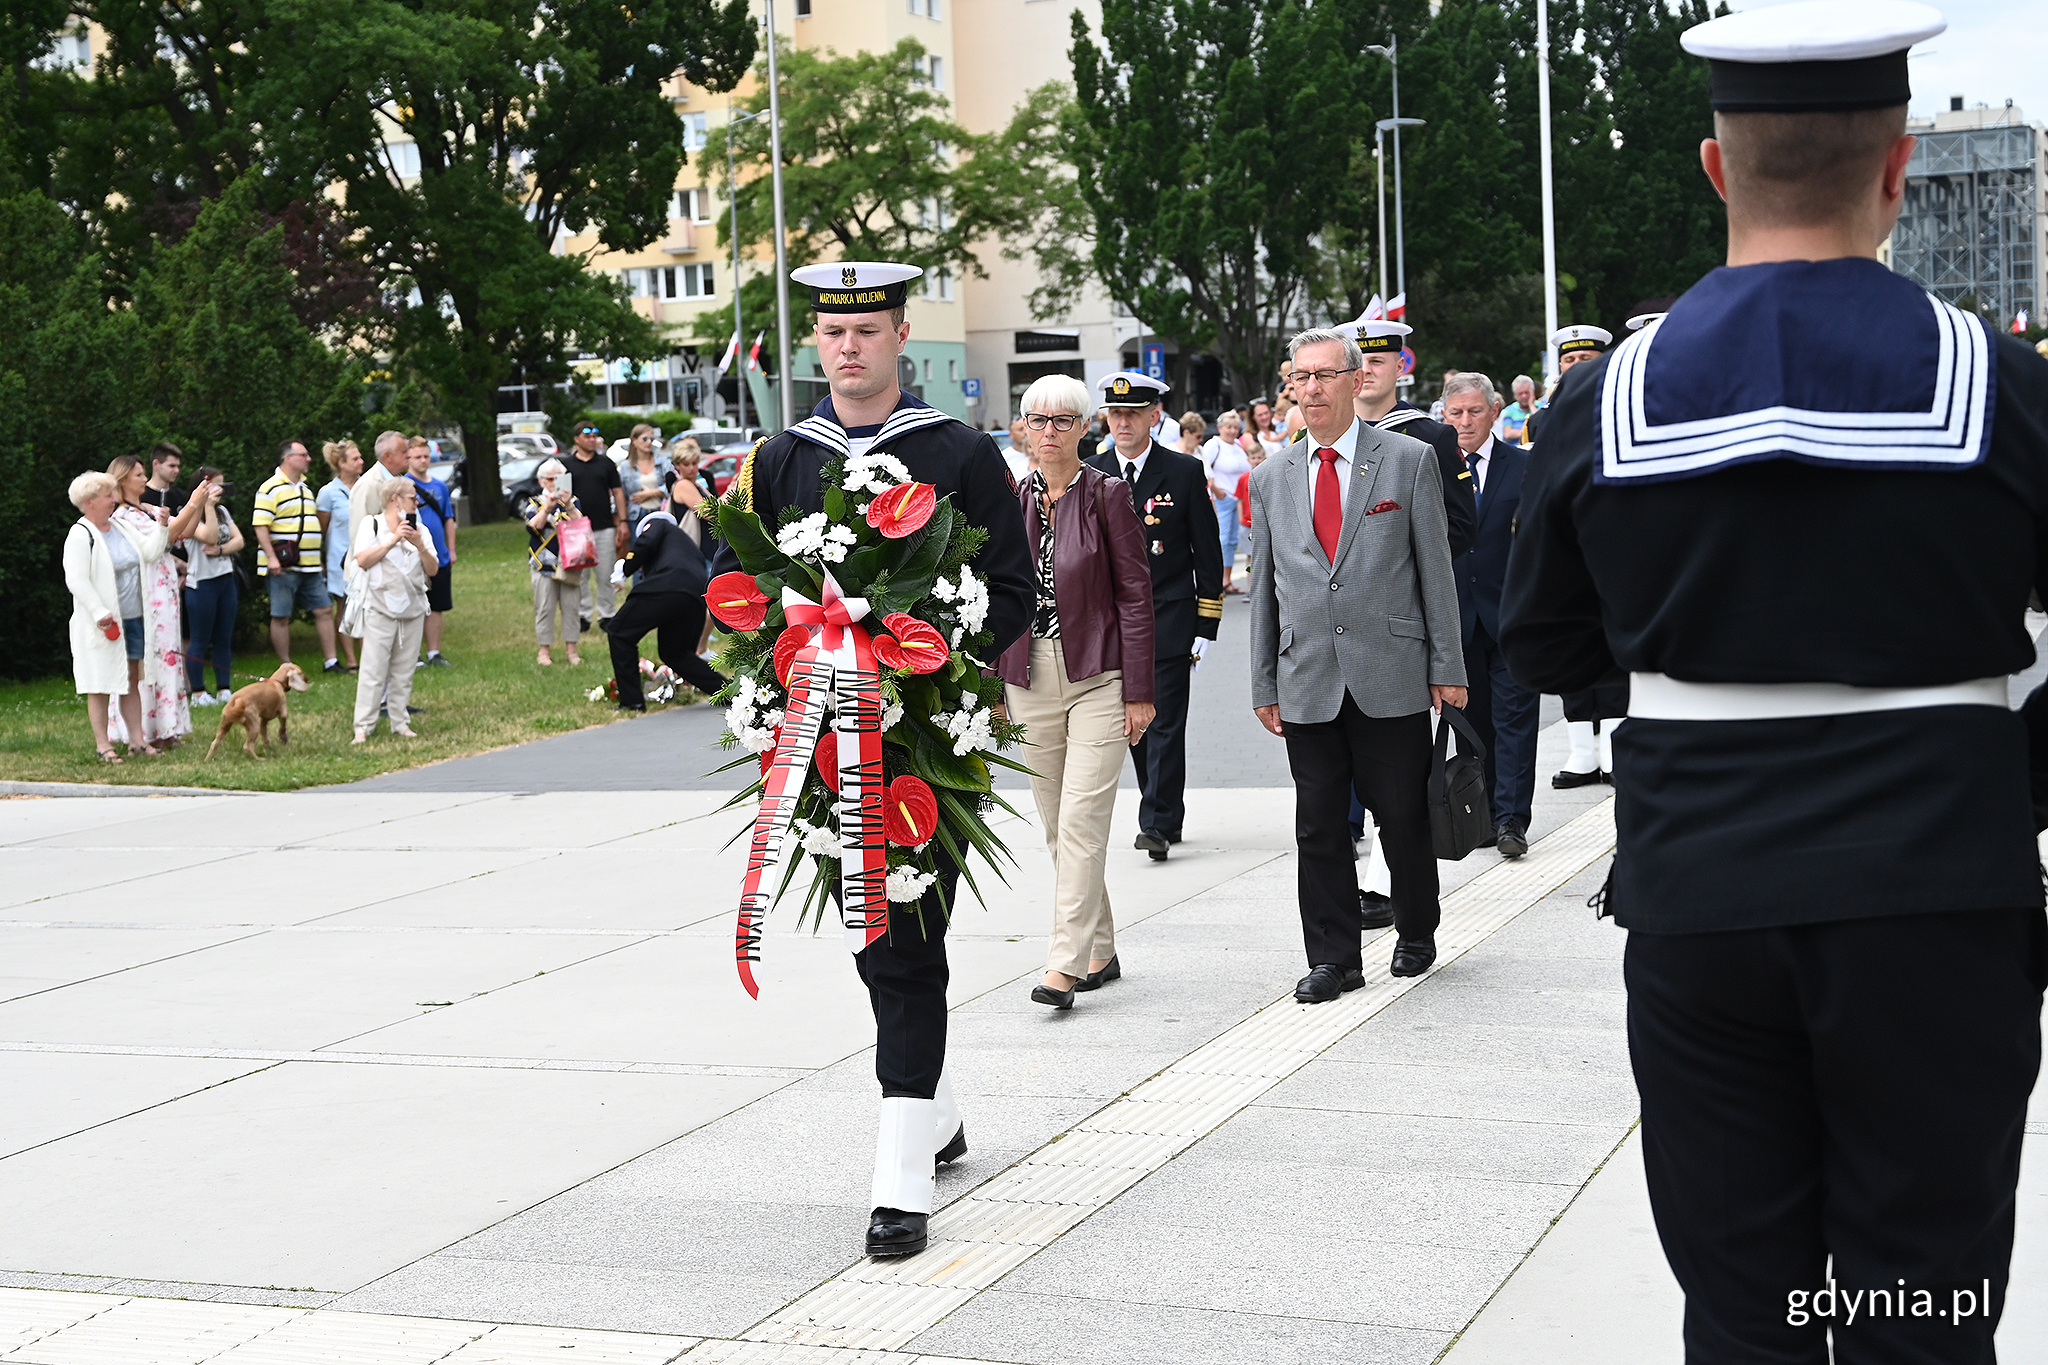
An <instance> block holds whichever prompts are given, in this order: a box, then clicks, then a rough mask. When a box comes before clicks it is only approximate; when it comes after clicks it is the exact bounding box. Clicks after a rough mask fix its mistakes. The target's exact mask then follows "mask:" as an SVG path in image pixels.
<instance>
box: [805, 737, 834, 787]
mask: <svg viewBox="0 0 2048 1365" xmlns="http://www.w3.org/2000/svg"><path fill="white" fill-rule="evenodd" d="M811 761H812V762H814V763H816V764H817V765H818V776H819V777H822V778H824V779H825V785H826V786H827V787H829V788H831V789H832V794H833V795H834V796H837V795H839V736H838V735H836V734H834V733H833V732H832V731H830V730H827V731H826V732H825V733H824V734H822V735H819V736H818V747H817V748H816V749H813V750H812V751H811Z"/></svg>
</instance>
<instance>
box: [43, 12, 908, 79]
mask: <svg viewBox="0 0 2048 1365" xmlns="http://www.w3.org/2000/svg"><path fill="white" fill-rule="evenodd" d="M912 8H913V9H914V8H916V7H915V6H914V5H913V6H912ZM31 65H34V66H37V67H40V68H41V69H42V70H44V71H82V72H88V73H89V72H91V70H92V37H91V35H90V34H89V33H88V32H87V31H86V30H84V29H80V30H79V31H77V32H75V33H60V34H58V35H57V41H56V42H55V43H54V44H52V46H51V48H50V50H49V51H48V52H46V53H44V54H43V55H42V56H40V57H38V58H36V60H35V61H34V62H33V63H31Z"/></svg>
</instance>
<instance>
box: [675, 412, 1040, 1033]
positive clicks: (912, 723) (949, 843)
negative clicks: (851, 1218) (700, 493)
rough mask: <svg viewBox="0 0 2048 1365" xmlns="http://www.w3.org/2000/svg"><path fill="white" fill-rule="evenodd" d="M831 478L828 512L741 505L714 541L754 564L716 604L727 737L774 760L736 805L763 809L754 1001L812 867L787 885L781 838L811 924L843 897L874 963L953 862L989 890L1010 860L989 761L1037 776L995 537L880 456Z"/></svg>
mask: <svg viewBox="0 0 2048 1365" xmlns="http://www.w3.org/2000/svg"><path fill="white" fill-rule="evenodd" d="M820 484H821V492H822V500H823V504H824V510H823V511H820V512H814V513H811V514H809V515H804V514H803V512H802V510H801V509H800V508H795V507H786V508H784V509H783V512H782V517H781V523H782V524H781V525H779V526H777V527H775V528H774V529H773V530H772V531H771V530H770V529H769V528H767V527H766V526H764V525H763V524H762V522H761V519H760V518H759V517H758V516H757V515H755V514H754V512H752V511H751V510H749V508H748V506H747V505H746V503H745V501H744V499H743V498H741V499H735V498H732V497H728V498H726V499H725V500H722V501H721V502H720V504H719V505H718V508H717V517H718V534H719V535H720V536H721V537H722V538H723V539H724V540H725V541H726V542H727V543H728V544H729V545H730V546H731V547H732V549H733V551H734V552H735V553H736V554H737V556H738V558H739V562H740V565H741V568H740V570H739V571H736V572H730V573H723V574H720V575H719V576H718V577H716V578H714V579H713V580H712V581H711V585H710V588H709V590H708V591H707V592H706V594H705V600H706V602H707V604H708V605H709V607H710V610H711V614H712V615H713V616H715V617H717V618H718V620H719V621H720V622H721V623H723V625H724V626H725V629H726V631H727V632H728V635H727V637H726V640H727V643H726V645H725V648H724V650H723V652H722V653H721V655H720V660H719V662H720V665H721V667H722V668H724V669H725V670H727V671H729V672H730V673H731V675H732V681H731V683H730V684H729V685H728V686H727V687H726V688H725V689H724V690H723V691H722V692H720V693H719V694H718V696H717V697H716V698H715V700H718V701H722V702H725V703H726V704H727V710H726V727H727V730H726V733H725V735H724V736H723V737H722V741H721V742H722V743H723V744H724V745H725V746H726V747H728V748H732V747H735V746H737V747H740V748H744V749H746V750H748V751H749V753H750V754H751V755H758V761H759V763H760V769H761V775H760V779H759V781H757V782H756V783H754V784H753V785H751V786H749V787H748V788H747V789H746V790H744V791H742V792H741V793H739V795H737V796H736V797H734V798H733V800H734V803H735V804H738V803H741V802H745V801H747V800H751V799H753V798H755V797H756V796H757V795H758V797H759V802H760V804H759V806H758V808H757V810H756V814H755V818H754V827H753V833H752V836H751V842H750V844H749V847H748V855H747V871H746V879H745V882H744V884H743V886H742V889H741V894H740V907H739V920H738V926H737V929H736V932H735V946H736V958H737V962H738V965H739V974H740V980H741V983H742V984H743V985H745V986H746V988H747V990H748V992H749V993H750V994H755V995H758V994H759V987H758V985H757V983H756V982H755V980H754V964H755V963H756V962H758V961H759V960H760V948H761V924H762V920H763V918H764V917H765V915H766V913H767V911H768V909H769V908H770V907H771V906H772V905H773V904H775V903H776V902H777V901H779V900H780V899H781V897H782V895H783V894H784V893H785V892H786V891H787V890H788V889H789V887H790V885H791V883H792V882H793V881H794V880H795V879H796V876H797V872H798V870H799V867H800V866H801V862H802V860H801V859H800V858H797V857H792V858H790V859H788V861H787V862H786V863H785V864H784V865H783V866H782V868H781V875H780V877H779V879H775V878H774V877H773V875H772V874H773V873H774V871H775V868H776V864H777V863H778V862H779V861H781V854H782V851H783V849H784V847H785V844H789V845H792V846H793V847H794V848H797V849H800V850H801V852H802V853H804V854H807V855H809V857H810V860H811V877H810V882H809V885H808V887H807V888H806V889H805V892H804V902H803V914H804V917H805V918H809V917H811V916H818V917H822V915H823V913H824V907H825V902H826V901H827V900H828V899H829V898H830V897H831V895H832V891H833V888H834V887H835V886H837V887H838V889H839V893H840V894H839V902H840V904H839V912H840V918H841V924H842V925H843V927H844V929H845V931H846V940H847V942H846V946H847V948H848V949H849V950H850V951H853V952H859V951H860V950H861V949H862V948H864V947H865V946H867V945H868V944H870V943H872V942H874V941H875V940H876V939H878V938H880V937H881V936H882V935H883V934H884V933H886V932H887V931H888V924H889V916H890V913H891V907H892V906H896V907H900V908H901V909H902V910H903V911H904V912H907V913H910V914H921V913H923V911H922V908H921V906H920V905H919V901H920V899H921V898H922V897H923V896H924V893H925V891H926V890H927V889H928V888H930V887H932V886H933V885H934V884H941V885H943V883H942V882H941V880H940V877H939V870H940V869H939V865H938V861H937V858H938V855H939V853H940V852H941V851H943V854H944V856H945V857H946V859H948V860H949V862H950V863H951V865H953V866H957V867H959V868H960V869H961V873H962V875H963V876H965V877H966V879H967V882H968V885H969V886H970V887H973V888H974V890H975V894H976V895H977V896H979V895H980V888H979V887H978V886H976V884H975V882H974V874H973V872H972V871H971V869H970V868H969V867H968V854H969V853H974V854H978V855H980V856H981V858H982V859H983V860H985V861H986V862H987V863H988V864H989V866H990V867H991V868H992V869H994V870H996V871H997V873H998V875H1001V871H1002V866H1001V864H1002V861H1003V860H1004V859H1007V858H1009V856H1010V855H1009V851H1008V850H1007V849H1006V848H1005V847H1004V846H1003V843H1002V841H1001V840H1000V839H998V838H997V837H996V836H995V835H994V833H992V832H991V831H990V829H989V826H988V822H987V819H986V815H987V813H988V812H989V811H990V810H992V809H993V808H994V807H996V806H998V805H1001V806H1002V807H1003V808H1004V809H1005V810H1008V809H1010V807H1009V805H1008V803H1007V802H1004V801H1003V800H1002V799H1001V798H1000V797H998V796H996V795H995V794H994V792H993V791H992V789H991V787H992V783H991V773H990V767H991V765H1000V766H1003V767H1007V768H1013V769H1016V770H1017V771H1019V772H1028V771H1029V770H1028V769H1027V768H1025V767H1024V765H1023V764H1021V763H1018V762H1017V761H1015V760H1014V759H1011V758H1008V757H1006V756H1004V754H1003V753H1002V750H1005V749H1008V748H1011V747H1013V746H1014V745H1016V744H1017V743H1018V742H1019V741H1020V739H1021V737H1022V734H1023V731H1022V728H1021V727H1019V726H1015V725H1011V724H1009V723H1008V722H1006V721H1004V720H1001V719H999V718H998V716H997V714H996V710H995V708H996V707H997V706H998V705H1000V704H1001V702H1002V699H1003V684H1002V680H1001V679H1000V678H996V677H993V676H990V675H988V674H987V673H985V671H984V665H985V661H986V659H987V657H988V656H989V654H990V646H991V644H992V643H993V637H992V636H991V635H990V634H989V633H988V632H987V631H986V630H985V629H984V626H985V625H986V623H987V618H988V606H989V599H988V589H987V586H986V585H985V584H984V583H983V582H982V581H981V580H980V579H978V578H977V577H976V576H975V574H974V571H973V569H972V568H970V567H969V563H968V561H970V560H971V559H973V557H974V556H975V554H976V553H978V552H979V551H980V549H981V547H982V545H983V544H984V543H985V542H986V540H987V538H988V533H987V532H986V531H984V530H982V529H980V528H979V527H976V526H971V525H969V524H968V523H967V521H966V519H965V518H964V517H962V516H960V515H958V514H957V513H956V511H955V509H954V507H953V505H952V501H953V500H952V498H951V497H950V496H947V497H939V496H937V493H936V490H935V489H934V488H933V487H932V486H931V485H929V484H923V483H917V482H914V481H912V480H911V478H910V475H909V471H908V470H906V469H905V468H904V466H903V464H902V463H901V462H900V461H899V460H897V459H896V458H895V457H894V456H893V455H890V454H888V453H887V452H885V451H881V450H872V451H869V452H868V453H864V454H860V455H851V456H845V457H841V458H836V459H833V460H830V461H828V462H827V463H826V464H825V466H824V468H823V469H822V470H821V471H820ZM743 491H744V490H742V492H743ZM746 761H748V760H747V759H744V758H742V759H738V760H735V761H734V763H731V764H728V765H726V766H727V767H736V766H738V765H739V764H741V763H744V762H746ZM721 771H723V770H722V769H721ZM771 881H772V882H773V884H772V886H771V884H770V883H771ZM947 909H948V912H950V907H947Z"/></svg>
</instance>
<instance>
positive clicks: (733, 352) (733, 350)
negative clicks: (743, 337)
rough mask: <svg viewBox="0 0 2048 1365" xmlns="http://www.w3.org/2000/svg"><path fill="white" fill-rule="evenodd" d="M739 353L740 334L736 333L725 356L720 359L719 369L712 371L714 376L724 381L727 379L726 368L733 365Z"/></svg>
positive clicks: (727, 347)
mask: <svg viewBox="0 0 2048 1365" xmlns="http://www.w3.org/2000/svg"><path fill="white" fill-rule="evenodd" d="M739 353H740V334H739V333H738V332H734V333H733V334H732V340H731V341H730V342H729V343H727V345H726V348H725V354H724V355H722V356H720V357H719V358H718V367H717V368H716V369H714V370H713V371H712V374H714V375H716V376H717V377H718V378H720V379H723V378H724V377H725V371H726V367H727V366H729V365H731V364H732V362H733V359H734V357H736V356H738V355H739Z"/></svg>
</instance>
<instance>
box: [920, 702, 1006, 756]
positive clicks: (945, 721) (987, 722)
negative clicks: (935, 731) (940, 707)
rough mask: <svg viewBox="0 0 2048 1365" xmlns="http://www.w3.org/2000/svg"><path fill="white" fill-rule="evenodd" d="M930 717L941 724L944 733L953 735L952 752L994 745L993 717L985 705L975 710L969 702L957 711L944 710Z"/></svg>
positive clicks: (964, 752) (960, 752)
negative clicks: (944, 730)
mask: <svg viewBox="0 0 2048 1365" xmlns="http://www.w3.org/2000/svg"><path fill="white" fill-rule="evenodd" d="M932 719H933V720H935V721H937V722H938V723H939V724H941V725H943V726H944V727H945V729H946V733H947V734H949V735H951V736H952V737H953V752H954V753H956V754H971V753H973V752H974V751H975V750H976V749H993V748H995V747H996V736H995V730H994V727H993V722H994V719H995V717H994V714H993V713H992V712H991V711H990V710H989V709H988V708H987V707H986V706H984V707H982V708H981V709H980V710H978V711H977V710H975V709H974V708H973V706H972V704H971V703H970V704H968V705H965V706H962V707H961V708H960V709H959V710H958V711H949V712H945V713H943V714H941V715H936V716H933V717H932Z"/></svg>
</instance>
